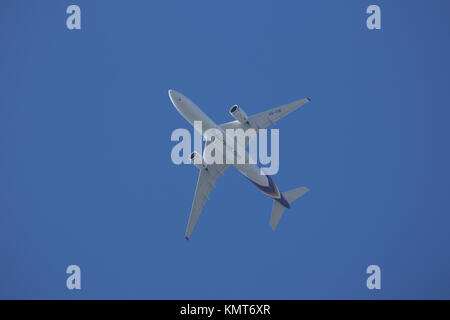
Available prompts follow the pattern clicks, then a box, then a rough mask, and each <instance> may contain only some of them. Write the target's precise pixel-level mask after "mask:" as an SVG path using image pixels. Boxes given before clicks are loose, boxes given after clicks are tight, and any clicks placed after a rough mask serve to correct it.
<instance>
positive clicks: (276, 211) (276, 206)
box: [270, 187, 309, 230]
mask: <svg viewBox="0 0 450 320" xmlns="http://www.w3.org/2000/svg"><path fill="white" fill-rule="evenodd" d="M308 191H309V189H308V188H305V187H300V188H297V189H292V190H289V191H285V192H282V194H283V197H284V198H285V199H286V200H287V202H289V204H291V203H292V202H294V201H295V200H297V199H298V198H300V197H301V196H302V195H304V194H305V193H307V192H308ZM285 209H286V207H285V206H283V205H282V204H281V203H280V202H279V201H277V200H273V208H272V216H271V217H270V227H271V228H272V230H275V228H276V227H277V224H278V222H279V221H280V219H281V216H282V215H283V213H284V210H285Z"/></svg>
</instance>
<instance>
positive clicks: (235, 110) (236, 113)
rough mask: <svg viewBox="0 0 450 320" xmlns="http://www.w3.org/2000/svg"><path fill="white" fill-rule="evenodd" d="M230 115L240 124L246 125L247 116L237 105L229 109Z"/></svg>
mask: <svg viewBox="0 0 450 320" xmlns="http://www.w3.org/2000/svg"><path fill="white" fill-rule="evenodd" d="M230 114H231V115H232V116H233V118H235V119H236V120H237V121H239V122H240V123H242V124H244V123H248V116H247V114H246V113H245V111H244V110H242V109H241V108H239V106H238V105H237V104H235V105H234V106H232V107H231V108H230Z"/></svg>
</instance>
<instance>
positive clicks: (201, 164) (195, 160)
mask: <svg viewBox="0 0 450 320" xmlns="http://www.w3.org/2000/svg"><path fill="white" fill-rule="evenodd" d="M189 158H190V159H191V163H192V164H193V165H195V166H196V167H197V168H199V169H200V170H203V169H206V164H205V161H203V158H202V156H201V155H199V154H198V152H196V151H194V152H192V153H191V156H190V157H189Z"/></svg>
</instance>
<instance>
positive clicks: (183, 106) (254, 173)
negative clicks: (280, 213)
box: [169, 90, 290, 208]
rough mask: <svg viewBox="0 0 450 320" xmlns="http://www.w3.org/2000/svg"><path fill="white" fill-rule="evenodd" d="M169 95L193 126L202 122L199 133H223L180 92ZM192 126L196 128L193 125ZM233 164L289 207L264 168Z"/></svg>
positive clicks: (262, 188) (272, 196)
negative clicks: (214, 130)
mask: <svg viewBox="0 0 450 320" xmlns="http://www.w3.org/2000/svg"><path fill="white" fill-rule="evenodd" d="M169 97H170V100H171V101H172V104H173V105H174V107H175V108H176V109H177V110H178V112H179V113H180V114H181V115H182V116H183V117H184V118H185V119H186V120H187V121H188V122H189V123H190V124H191V125H192V126H194V121H201V123H202V129H201V130H202V132H199V133H200V134H201V135H204V133H205V131H207V130H209V129H216V130H219V131H221V132H222V133H223V134H224V135H225V132H224V130H223V129H222V128H221V127H220V126H218V125H217V124H216V123H215V122H214V121H213V120H211V118H210V117H208V115H207V114H205V113H204V112H203V111H202V110H201V109H200V108H199V107H198V106H197V105H196V104H195V103H194V102H192V101H191V100H190V99H189V98H187V97H185V96H184V95H182V94H181V93H179V92H177V91H175V90H169ZM194 128H196V127H195V126H194ZM223 143H224V145H225V147H226V148H227V149H232V150H234V145H232V146H230V145H226V139H224V142H223ZM236 152H237V153H238V154H237V156H238V157H245V158H244V159H247V158H248V153H247V151H246V150H245V149H244V151H243V154H239V152H242V151H241V150H240V148H237V150H236ZM233 166H234V167H235V168H236V169H237V170H238V171H239V172H240V173H242V174H243V175H244V176H245V177H246V178H247V179H249V180H250V181H251V182H252V183H253V184H254V185H255V186H256V187H257V188H258V189H259V190H260V191H262V192H263V193H264V194H266V195H268V196H269V197H271V198H273V199H275V200H277V201H278V202H280V203H281V204H282V205H283V206H284V207H286V208H290V205H289V202H288V201H287V200H286V199H285V198H284V197H283V194H282V193H281V192H280V191H279V189H278V187H277V186H276V184H275V182H274V181H273V180H272V178H271V177H270V176H269V175H266V174H264V169H261V168H260V167H259V166H257V165H256V164H251V163H246V164H238V163H235V164H233Z"/></svg>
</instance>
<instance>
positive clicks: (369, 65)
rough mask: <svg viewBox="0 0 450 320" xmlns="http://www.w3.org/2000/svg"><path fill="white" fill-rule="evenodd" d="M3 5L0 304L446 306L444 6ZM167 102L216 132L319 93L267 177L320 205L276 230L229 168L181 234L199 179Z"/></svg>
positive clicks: (285, 125)
mask: <svg viewBox="0 0 450 320" xmlns="http://www.w3.org/2000/svg"><path fill="white" fill-rule="evenodd" d="M73 3H75V4H78V5H79V6H80V7H81V10H82V30H81V31H69V30H67V29H66V25H65V19H66V17H67V15H66V13H65V11H66V8H67V6H68V5H69V4H73ZM370 4H379V5H380V7H381V10H382V29H381V30H380V31H369V30H368V29H367V28H366V25H365V19H366V17H367V15H366V14H365V9H366V8H367V6H369V5H370ZM0 7H1V9H0V88H1V89H0V298H33V299H34V298H61V299H72V298H75V299H80V298H88V299H93V298H125V299H128V298H138V299H141V298H145V299H214V298H223V299H228V298H234V299H247V298H248V299H301V298H328V299H343V298H357V299H363V298H375V299H378V298H384V299H389V298H406V299H408V298H450V273H449V270H450V233H449V228H450V216H449V213H450V197H449V191H450V170H449V163H450V144H449V136H450V127H449V120H450V119H449V118H450V111H449V107H450V90H449V83H450V60H449V57H450V47H449V31H450V21H449V20H448V12H449V9H450V3H449V2H448V1H444V0H442V1H438V0H433V1H425V0H424V1H375V0H374V1H365V0H364V1H361V0H353V1H312V0H311V1H234V0H233V1H206V0H205V1H203V0H202V1H200V0H192V1H125V0H121V1H112V0H108V1H106V0H104V1H87V0H74V1H62V0H52V1H18V0H3V1H2V2H1V4H0ZM170 88H173V89H176V90H178V91H180V92H182V93H184V94H185V95H187V96H188V97H190V98H191V99H193V100H194V101H195V102H196V103H197V104H198V105H199V106H200V107H201V108H202V109H203V110H204V111H205V112H207V113H208V114H209V115H210V116H211V118H212V119H214V120H215V121H216V122H218V123H222V122H226V121H230V120H232V119H231V117H230V115H229V114H228V109H229V107H230V106H231V105H233V104H235V103H237V104H239V105H240V106H242V107H243V108H244V110H246V111H247V113H249V114H253V113H256V112H260V111H263V110H265V109H267V108H271V107H275V106H277V105H280V104H284V103H287V102H290V101H293V100H296V99H299V98H303V97H311V98H312V102H311V103H309V104H308V105H305V106H304V107H303V108H302V109H301V110H299V111H297V112H296V113H294V114H293V115H291V116H290V117H288V118H286V119H283V120H282V121H280V122H279V123H278V126H277V127H279V128H280V148H281V149H280V161H281V163H280V171H279V173H278V174H277V175H276V176H274V180H275V181H276V182H277V185H278V186H279V188H280V189H281V190H282V191H283V190H288V189H291V188H294V187H298V186H301V185H304V186H307V187H309V188H310V189H311V192H310V193H308V194H307V195H306V196H305V197H303V198H301V199H299V200H298V201H297V202H296V203H294V206H293V208H292V210H290V211H288V212H287V213H286V214H285V216H284V217H283V219H282V221H281V222H280V224H279V226H278V229H277V230H276V231H275V232H272V230H271V229H270V228H269V225H268V224H269V216H270V211H271V207H272V201H271V199H269V198H268V197H266V196H264V195H263V194H262V193H261V192H260V191H258V190H257V189H256V188H255V187H254V186H252V185H251V184H250V183H249V182H248V181H247V180H246V179H245V178H244V177H242V176H241V175H240V174H239V173H238V172H237V171H236V170H234V169H230V170H228V171H227V172H226V173H225V175H224V176H223V177H222V178H221V179H220V180H219V181H218V183H217V185H216V188H215V189H214V190H213V192H212V193H211V200H210V201H209V202H208V203H207V204H206V206H205V210H204V212H203V214H202V216H201V218H200V220H199V222H198V225H197V227H196V229H195V231H194V233H193V235H192V238H191V240H190V241H189V242H188V241H186V240H185V239H184V231H185V227H186V223H187V219H188V214H189V210H190V207H191V203H192V198H193V194H194V189H195V183H196V180H197V174H198V171H197V169H196V168H195V167H191V166H187V165H184V166H176V165H173V164H172V162H171V160H170V150H171V148H172V147H173V145H174V143H173V142H171V141H170V134H171V132H172V130H174V129H176V128H180V127H185V128H189V127H188V123H187V122H186V121H185V120H184V119H183V118H182V117H181V116H180V115H179V114H178V113H177V112H176V110H175V109H174V108H173V107H172V105H171V103H170V100H169V98H168V95H167V90H168V89H170ZM189 129H190V128H189ZM190 130H191V129H190ZM70 264H77V265H79V266H80V267H81V270H82V290H81V291H69V290H67V289H66V284H65V283H66V277H67V275H66V273H65V270H66V267H67V266H68V265H70ZM370 264H377V265H379V266H380V267H381V271H382V289H381V291H378V292H373V291H369V290H368V289H367V288H366V285H365V281H366V277H367V275H366V274H365V270H366V268H367V266H368V265H370Z"/></svg>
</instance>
